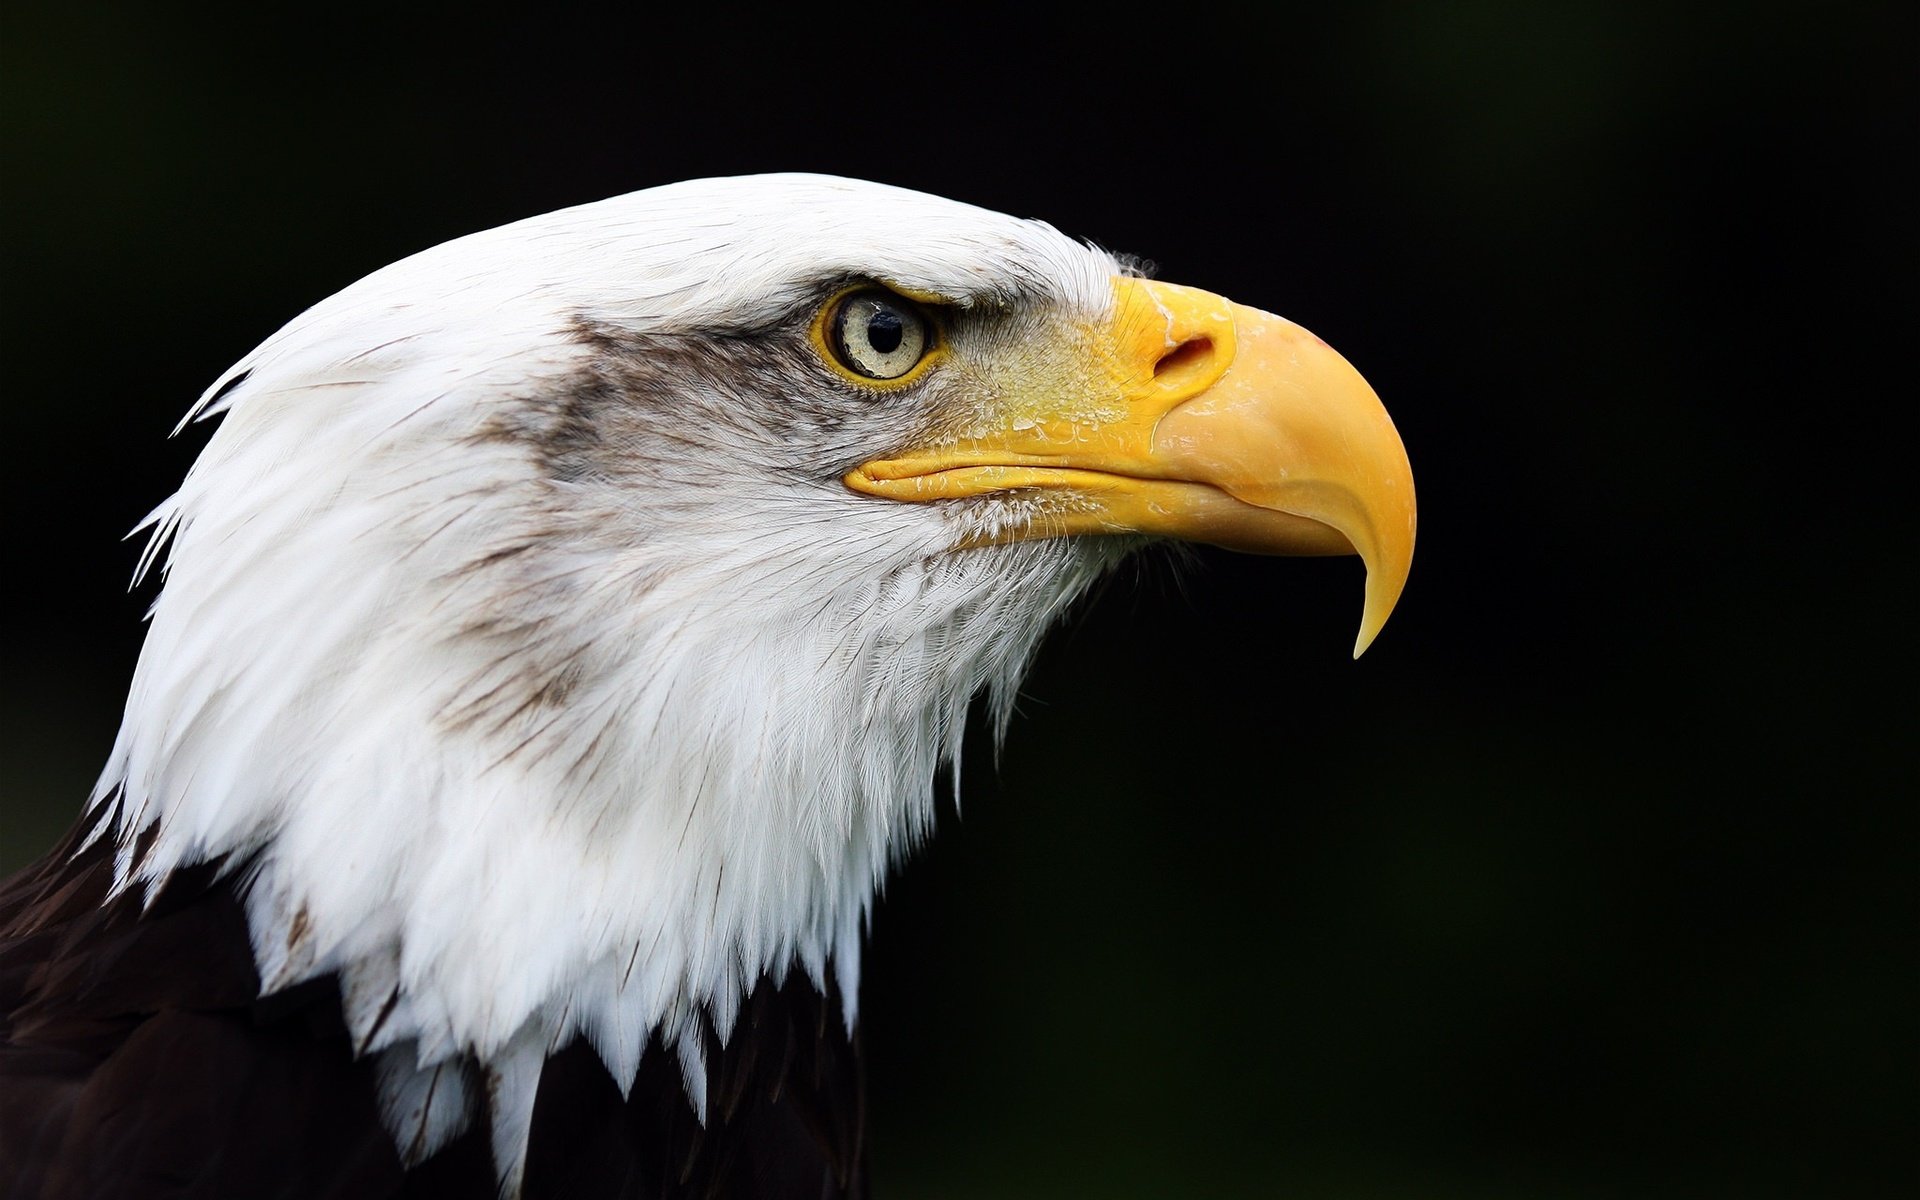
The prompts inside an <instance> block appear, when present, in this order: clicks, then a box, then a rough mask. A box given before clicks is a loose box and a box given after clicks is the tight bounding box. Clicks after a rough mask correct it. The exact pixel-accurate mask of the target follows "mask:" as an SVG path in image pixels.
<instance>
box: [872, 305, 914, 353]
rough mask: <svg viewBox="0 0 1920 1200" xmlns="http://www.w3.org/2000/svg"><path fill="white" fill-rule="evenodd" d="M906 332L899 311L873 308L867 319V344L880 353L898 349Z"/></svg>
mask: <svg viewBox="0 0 1920 1200" xmlns="http://www.w3.org/2000/svg"><path fill="white" fill-rule="evenodd" d="M906 334H907V327H906V323H905V322H904V321H902V320H901V319H900V314H899V313H897V312H894V311H892V310H891V309H885V308H879V309H875V310H874V313H873V316H872V317H871V318H870V319H869V320H868V321H867V344H868V345H870V346H872V347H873V348H874V349H875V350H878V351H879V352H880V353H882V354H892V353H893V352H894V351H895V350H898V349H899V348H900V341H901V339H902V338H904V337H906Z"/></svg>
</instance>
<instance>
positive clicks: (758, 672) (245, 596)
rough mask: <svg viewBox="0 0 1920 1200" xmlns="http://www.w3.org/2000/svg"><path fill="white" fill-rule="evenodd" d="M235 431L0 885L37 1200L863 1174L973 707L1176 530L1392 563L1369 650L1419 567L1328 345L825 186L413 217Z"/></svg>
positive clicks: (689, 186)
mask: <svg viewBox="0 0 1920 1200" xmlns="http://www.w3.org/2000/svg"><path fill="white" fill-rule="evenodd" d="M216 416H217V417H219V418H220V421H219V423H218V426H217V428H215V429H214V431H213V433H212V434H211V436H210V438H209V439H208V441H207V443H206V446H205V448H204V450H203V451H202V452H201V454H200V456H199V458H198V460H197V461H196V462H195V464H194V466H193V468H192V469H191V471H189V473H188V474H187V476H186V478H185V480H184V482H183V483H182V484H181V486H180V488H179V490H178V491H177V492H176V493H175V494H174V495H173V496H172V498H170V499H169V500H167V501H166V502H165V503H164V504H162V505H161V506H160V508H159V509H158V510H157V511H156V512H155V513H154V514H153V515H152V516H151V517H150V518H149V520H148V526H149V527H150V530H151V540H150V541H149V543H148V545H147V548H146V551H145V553H144V555H143V556H142V559H141V563H140V568H139V570H140V571H141V572H145V571H146V570H147V569H148V568H150V567H153V566H155V565H156V564H159V565H160V569H161V570H162V572H163V575H164V579H165V583H164V587H163V589H162V591H161V593H160V595H159V598H158V600H157V601H156V602H155V604H154V607H153V610H152V613H151V620H150V627H149V630H148V632H147V635H146V641H145V644H144V648H143V650H142V653H141V656H140V661H139V665H138V668H137V670H136V671H135V674H134V677H133V682H132V686H131V689H130V692H129V694H128V697H127V703H126V710H125V717H124V721H123V723H122V725H121V728H120V732H119V735H118V738H117V740H116V741H115V743H114V746H113V750H112V753H111V756H110V758H109V760H108V762H107V764H106V767H105V770H104V772H103V774H102V775H101V778H100V781H99V784H98V786H97V787H96V788H95V790H94V792H93V795H92V798H91V800H90V802H89V803H88V804H87V805H86V806H85V809H84V812H83V815H82V816H81V818H80V820H79V821H78V823H77V825H76V827H75V828H74V829H73V831H72V832H71V834H70V835H69V836H68V838H67V839H66V841H65V842H64V843H63V844H62V845H60V846H58V847H56V848H55V849H54V850H53V851H52V852H51V853H50V854H48V856H47V857H45V858H44V859H42V860H41V861H39V862H38V863H37V864H35V865H32V866H29V867H28V868H26V869H25V870H24V871H23V872H21V873H20V874H18V875H17V876H15V877H14V878H13V879H11V880H10V881H8V882H7V883H6V884H4V886H0V1183H3V1184H4V1186H3V1187H0V1191H4V1192H5V1194H6V1195H7V1196H9V1197H19V1198H32V1200H54V1198H65V1197H74V1198H79V1197H87V1198H90V1200H99V1198H102V1197H156V1196H167V1197H209V1198H211V1197H268V1196H272V1197H290V1198H291V1197H308V1196H330V1197H356V1198H358V1197H383V1196H474V1197H488V1198H491V1197H496V1196H507V1197H526V1198H529V1200H531V1198H534V1197H588V1198H591V1197H602V1196H607V1197H612V1196H619V1197H636V1198H638V1197H649V1198H654V1197H679V1196H767V1197H789V1196H791V1197H800V1196H805V1197H821V1196H860V1195H864V1194H865V1193H866V1190H867V1186H868V1185H867V1173H866V1167H865V1151H864V1145H863V1133H862V1109H863V1105H864V1091H863V1083H862V1074H861V1064H860V1041H859V1035H858V995H859V977H860V955H861V939H862V932H863V928H864V925H865V922H866V919H867V916H868V913H869V911H870V908H871V905H872V903H873V899H874V895H875V891H876V888H877V886H878V884H879V883H880V881H881V880H882V878H883V876H884V875H885V874H886V872H887V871H888V870H889V869H890V867H891V866H892V865H893V864H894V863H895V862H896V861H897V860H899V859H900V858H901V857H902V856H903V855H904V854H905V853H906V852H907V851H908V850H909V849H911V848H912V847H913V846H914V845H915V844H916V843H918V842H919V841H921V840H922V839H923V838H924V837H926V835H927V834H928V832H929V830H930V827H931V826H932V824H933V819H934V785H935V778H936V775H937V773H938V772H939V771H940V770H941V768H942V766H943V765H944V764H949V763H952V762H954V761H955V759H956V755H957V754H958V750H959V743H960V738H961V734H962V730H963V728H964V726H965V724H966V714H967V710H968V706H969V703H970V701H971V700H972V699H973V698H974V697H975V696H976V695H982V694H984V695H985V696H986V697H987V699H988V702H989V705H990V709H991V712H992V713H993V714H995V715H997V717H998V719H999V723H1000V725H1001V726H1002V727H1004V724H1005V720H1006V717H1007V713H1008V710H1009V706H1010V703H1011V700H1012V698H1013V696H1014V692H1015V688H1016V686H1017V682H1018V680H1019V678H1020V675H1021V671H1022V669H1023V667H1024V665H1025V664H1026V663H1027V661H1028V659H1029V657H1030V656H1031V655H1032V653H1033V651H1034V648H1035V645H1036V643H1037V642H1038V640H1039V639H1040V637H1041V635H1042V633H1043V631H1044V630H1045V629H1046V628H1047V627H1048V625H1049V624H1050V623H1051V622H1053V621H1054V620H1055V619H1056V618H1057V617H1058V616H1059V615H1060V614H1061V612H1062V611H1063V610H1064V609H1065V608H1067V606H1068V605H1069V603H1070V602H1071V601H1072V600H1073V599H1074V598H1075V597H1076V596H1077V595H1079V594H1080V593H1081V592H1083V591H1084V590H1085V589H1086V588H1087V586H1088V585H1089V584H1090V583H1092V582H1093V581H1094V580H1095V579H1096V578H1098V577H1099V576H1100V575H1101V574H1102V573H1103V572H1105V571H1107V570H1108V569H1110V568H1111V567H1112V566H1113V565H1114V564H1115V563H1117V562H1119V561H1120V560H1122V559H1123V558H1125V557H1126V556H1127V555H1129V554H1130V553H1133V552H1135V551H1136V550H1138V549H1139V548H1140V547H1142V546H1144V545H1148V544H1150V543H1152V542H1154V541H1155V540H1157V539H1166V538H1182V539H1190V540H1195V541H1199V542H1203V543H1212V544H1216V545H1221V546H1227V547H1232V548H1237V549H1242V550H1251V551H1256V552H1267V553H1281V554H1294V553H1298V554H1345V553H1358V554H1359V555H1360V557H1361V558H1362V559H1363V560H1364V561H1365V565H1366V570H1367V581H1366V596H1365V611H1364V615H1363V618H1362V621H1361V626H1360V634H1359V642H1358V645H1357V646H1356V649H1355V652H1356V654H1357V653H1358V652H1359V650H1361V649H1364V648H1365V647H1366V645H1367V643H1368V642H1370V641H1371V640H1372V639H1373V637H1374V635H1375V634H1376V633H1377V632H1378V631H1379V629H1380V627H1381V624H1382V622H1384V621H1385V620H1386V618H1387V615H1388V613H1389V611H1390V610H1391V609H1392V608H1393V606H1394V603H1395V601H1396V599H1397V598H1398V596H1399V594H1400V591H1401V588H1402V585H1403V584H1404V582H1405V579H1406V576H1407V571H1408V566H1409V563H1410V560H1411V557H1412V553H1413V542H1414V524H1415V520H1414V494H1413V481H1412V475H1411V473H1410V470H1409V467H1408V464H1407V459H1406V455H1405V451H1404V449H1403V448H1402V445H1401V442H1400V439H1399V436H1398V434H1397V433H1396V432H1395V430H1394V427H1393V425H1392V423H1391V421H1390V420H1389V419H1388V417H1387V415H1386V412H1385V410H1384V409H1383V408H1382V407H1381V405H1380V402H1379V401H1378V399H1377V398H1376V397H1375V395H1374V393H1373V391H1372V390H1371V389H1370V388H1369V387H1368V385H1367V384H1366V383H1365V382H1364V381H1363V380H1362V378H1361V377H1360V375H1359V374H1358V373H1357V372H1356V371H1355V370H1354V369H1353V368H1352V367H1351V366H1349V365H1348V363H1347V362H1346V361H1345V360H1344V359H1342V358H1341V357H1340V356H1339V355H1338V354H1336V353H1335V352H1334V351H1333V350H1331V349H1329V348H1328V347H1327V346H1326V345H1325V344H1324V343H1323V342H1321V341H1320V340H1319V339H1318V338H1316V337H1314V336H1313V335H1312V334H1310V333H1308V332H1306V331H1305V330H1304V329H1302V328H1300V327H1298V326H1296V325H1293V324H1290V323H1289V322H1287V321H1285V320H1282V319H1280V318H1278V317H1275V316H1271V315H1269V314H1267V313H1265V312H1262V311H1259V310H1256V309H1253V308H1248V307H1243V306H1241V305H1239V304H1235V303H1232V302H1230V301H1228V300H1226V299H1223V298H1221V297H1220V296H1217V295H1214V294H1211V293H1209V292H1205V291H1201V290H1197V289H1194V288H1189V287H1182V286H1177V285H1174V284H1171V283H1163V282H1158V281H1155V280H1153V279H1150V278H1147V277H1146V276H1145V274H1144V273H1143V272H1142V271H1141V270H1140V269H1139V268H1138V267H1137V266H1136V265H1135V264H1133V263H1131V262H1129V261H1128V260H1125V259H1122V258H1118V257H1116V256H1114V255H1112V254H1109V253H1107V252H1106V251H1103V250H1101V249H1099V248H1097V247H1094V246H1091V245H1089V244H1086V243H1083V242H1080V241H1077V240H1074V239H1071V238H1069V237H1067V236H1064V235H1063V234H1061V233H1059V232H1057V231H1056V230H1055V229H1053V228H1052V227H1050V226H1048V225H1045V224H1042V223H1040V222H1037V221H1030V220H1022V219H1015V218H1013V217H1009V216H1004V215H1001V214H997V213H992V212H987V211H983V210H981V209H978V208H974V207H970V206H968V205H964V204H960V203H955V202H952V201H949V200H944V199H940V198H936V197H932V196H927V195H923V194H918V193H914V192H909V191H904V190H899V189H895V188H891V187H885V186H880V185H876V184H871V183H864V182H857V181H852V180H845V179H837V178H830V177H822V176H809V175H774V176H753V177H742V178H730V179H713V180H702V181H694V182H687V183H680V184H674V185H670V186H665V187H659V188H655V189H651V190H646V191H641V192H636V193H633V194H630V195H625V196H620V197H616V198H613V199H609V200H605V201H601V202H598V203H593V204H587V205H584V206H581V207H577V208H571V209H566V210H563V211H559V212H554V213H550V214H547V215H544V216H538V217H534V218H531V219H528V220H524V221H520V222H518V223H515V224H511V225H507V226H504V227H502V228H498V229H493V230H490V231H486V232H482V233H477V234H473V235H471V236H468V237H463V238H460V239H457V240H455V241H451V242H448V243H446V244H444V245H441V246H437V247H435V248H432V249H429V250H426V251H424V252H422V253H419V254H416V255H414V256H413V257H411V258H407V259H405V260H403V261H401V262H398V263H395V264H393V265H392V266H389V267H387V268H385V269H383V270H380V271H377V272H375V273H374V274H372V275H369V276H368V277H366V278H365V279H362V280H361V281H359V282H358V283H355V284H354V285H352V286H351V287H348V288H347V289H346V290H344V291H342V292H340V293H338V294H337V295H334V296H332V297H331V298H329V299H327V300H324V301H322V302H321V303H319V304H318V305H316V306H314V307H313V308H312V309H310V310H308V311H307V312H305V313H304V314H302V315H300V316H299V317H297V318H295V319H294V320H293V321H292V322H291V323H289V324H288V325H287V326H286V327H285V328H283V329H281V330H280V331H279V332H278V333H276V334H274V335H273V336H272V337H270V338H268V339H267V341H266V342H265V343H263V344H262V345H261V346H260V347H259V348H257V349H256V350H254V351H253V352H252V353H250V354H248V355H247V356H246V357H245V358H243V359H242V360H241V361H240V362H239V363H237V364H236V365H235V366H233V367H232V368H231V369H230V370H228V371H227V372H226V373H225V374H224V375H223V376H222V377H221V378H219V379H218V380H217V381H215V383H214V384H213V386H212V387H211V388H209V389H208V391H207V392H206V394H205V395H204V396H203V397H202V398H201V399H200V401H199V402H198V404H197V405H195V406H194V407H193V409H192V410H191V412H190V413H189V415H188V419H187V420H188V421H194V420H207V419H210V418H214V417H216ZM185 424H187V421H183V422H182V425H185Z"/></svg>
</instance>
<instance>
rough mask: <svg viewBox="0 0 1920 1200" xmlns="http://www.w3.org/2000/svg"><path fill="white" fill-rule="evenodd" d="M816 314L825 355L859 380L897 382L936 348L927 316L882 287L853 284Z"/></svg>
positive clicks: (902, 380) (880, 382) (910, 373)
mask: <svg viewBox="0 0 1920 1200" xmlns="http://www.w3.org/2000/svg"><path fill="white" fill-rule="evenodd" d="M821 315H822V317H823V320H822V321H821V322H820V325H819V329H818V332H819V340H820V342H821V343H822V345H823V347H824V348H825V349H826V351H827V353H828V355H829V357H830V358H831V359H832V361H833V363H834V365H836V366H838V367H840V368H841V369H842V370H845V371H847V372H848V373H850V374H851V375H853V376H854V377H855V378H857V379H859V380H860V381H861V382H863V383H879V384H897V383H902V382H904V381H905V380H906V379H907V378H908V377H909V376H911V375H913V374H914V373H915V371H916V369H917V368H918V367H919V366H920V365H921V364H922V363H924V362H926V361H927V360H928V358H930V357H931V356H932V354H933V352H934V350H935V349H936V337H935V328H934V323H933V321H932V319H931V318H929V317H928V316H927V314H926V313H925V312H924V311H923V310H922V309H921V307H920V306H919V305H918V304H915V303H914V302H913V301H911V300H909V299H907V298H906V297H904V296H902V295H900V294H899V293H897V292H893V291H889V290H888V289H886V288H882V287H871V286H869V287H861V288H855V289H853V290H851V291H848V292H846V293H844V294H842V295H840V296H838V297H836V298H835V299H834V300H833V301H832V302H831V303H829V304H828V305H827V306H826V308H825V309H824V310H823V311H822V314H821Z"/></svg>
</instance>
